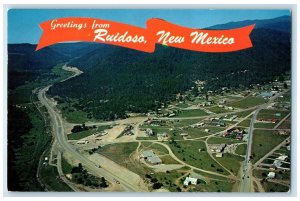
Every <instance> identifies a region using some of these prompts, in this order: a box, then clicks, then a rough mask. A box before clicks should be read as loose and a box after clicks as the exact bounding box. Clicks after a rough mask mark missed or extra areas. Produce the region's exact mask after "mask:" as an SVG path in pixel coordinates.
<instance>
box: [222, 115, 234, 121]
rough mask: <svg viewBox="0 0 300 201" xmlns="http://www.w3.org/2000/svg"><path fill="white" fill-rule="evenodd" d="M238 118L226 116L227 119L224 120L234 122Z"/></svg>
mask: <svg viewBox="0 0 300 201" xmlns="http://www.w3.org/2000/svg"><path fill="white" fill-rule="evenodd" d="M236 118H237V115H232V116H231V117H227V115H226V116H225V118H224V119H223V120H224V121H233V120H235V119H236Z"/></svg>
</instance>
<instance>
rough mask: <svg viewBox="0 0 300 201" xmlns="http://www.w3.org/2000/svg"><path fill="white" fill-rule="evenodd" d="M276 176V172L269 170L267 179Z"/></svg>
mask: <svg viewBox="0 0 300 201" xmlns="http://www.w3.org/2000/svg"><path fill="white" fill-rule="evenodd" d="M274 178H275V172H269V174H268V175H267V179H274Z"/></svg>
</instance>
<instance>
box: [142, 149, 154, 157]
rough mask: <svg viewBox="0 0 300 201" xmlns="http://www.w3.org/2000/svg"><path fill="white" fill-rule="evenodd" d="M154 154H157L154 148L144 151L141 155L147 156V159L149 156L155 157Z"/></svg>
mask: <svg viewBox="0 0 300 201" xmlns="http://www.w3.org/2000/svg"><path fill="white" fill-rule="evenodd" d="M153 156H155V154H154V152H153V151H152V150H147V151H144V152H143V153H142V155H141V157H142V158H145V159H147V158H148V157H153Z"/></svg>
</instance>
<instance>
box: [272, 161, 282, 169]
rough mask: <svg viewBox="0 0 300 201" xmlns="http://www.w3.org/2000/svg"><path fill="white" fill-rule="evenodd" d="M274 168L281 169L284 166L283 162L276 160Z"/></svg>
mask: <svg viewBox="0 0 300 201" xmlns="http://www.w3.org/2000/svg"><path fill="white" fill-rule="evenodd" d="M273 166H274V167H276V168H281V166H282V161H281V160H275V161H274V162H273Z"/></svg>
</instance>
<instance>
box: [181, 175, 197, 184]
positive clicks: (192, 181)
mask: <svg viewBox="0 0 300 201" xmlns="http://www.w3.org/2000/svg"><path fill="white" fill-rule="evenodd" d="M190 184H192V185H197V179H196V178H192V177H190V176H188V177H186V178H185V180H184V182H183V185H185V186H188V185H190Z"/></svg>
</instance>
